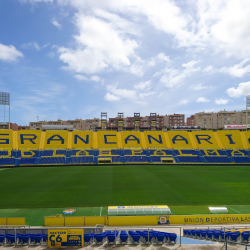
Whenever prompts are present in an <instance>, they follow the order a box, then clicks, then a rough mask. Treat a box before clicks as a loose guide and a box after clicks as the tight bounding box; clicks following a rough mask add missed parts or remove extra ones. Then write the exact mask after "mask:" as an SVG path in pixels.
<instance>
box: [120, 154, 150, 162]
mask: <svg viewBox="0 0 250 250" xmlns="http://www.w3.org/2000/svg"><path fill="white" fill-rule="evenodd" d="M124 161H125V163H145V162H148V161H147V157H146V156H124Z"/></svg>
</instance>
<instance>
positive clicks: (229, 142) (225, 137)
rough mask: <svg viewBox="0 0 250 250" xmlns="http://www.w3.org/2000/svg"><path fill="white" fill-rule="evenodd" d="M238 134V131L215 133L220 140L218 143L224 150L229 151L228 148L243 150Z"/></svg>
mask: <svg viewBox="0 0 250 250" xmlns="http://www.w3.org/2000/svg"><path fill="white" fill-rule="evenodd" d="M240 133H241V132H240V131H239V130H230V131H225V130H219V131H217V134H218V136H219V138H220V141H221V143H222V145H223V147H224V148H225V149H230V148H241V149H243V148H244V147H243V143H242V140H241V136H240Z"/></svg>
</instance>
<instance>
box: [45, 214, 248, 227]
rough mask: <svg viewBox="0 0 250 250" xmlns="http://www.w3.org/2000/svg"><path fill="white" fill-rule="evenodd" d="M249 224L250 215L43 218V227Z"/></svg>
mask: <svg viewBox="0 0 250 250" xmlns="http://www.w3.org/2000/svg"><path fill="white" fill-rule="evenodd" d="M228 223H237V224H238V223H250V214H219V215H214V214H213V215H212V214H207V215H167V216H164V215H161V216H155V215H154V216H94V217H91V216H88V217H84V216H80V217H77V216H72V217H44V226H93V225H96V224H100V225H107V226H143V225H144V226H146V225H152V226H153V225H167V224H168V225H187V224H191V225H192V224H193V225H194V224H228Z"/></svg>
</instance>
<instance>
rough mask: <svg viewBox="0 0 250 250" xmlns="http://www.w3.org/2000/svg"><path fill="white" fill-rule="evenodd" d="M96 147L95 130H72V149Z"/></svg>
mask: <svg viewBox="0 0 250 250" xmlns="http://www.w3.org/2000/svg"><path fill="white" fill-rule="evenodd" d="M93 147H94V134H93V131H73V132H72V149H73V148H89V149H92V148H93Z"/></svg>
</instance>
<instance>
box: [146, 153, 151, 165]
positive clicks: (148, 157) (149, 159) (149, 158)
mask: <svg viewBox="0 0 250 250" xmlns="http://www.w3.org/2000/svg"><path fill="white" fill-rule="evenodd" d="M146 158H147V161H148V162H149V163H152V161H151V157H150V156H148V155H147V156H146Z"/></svg>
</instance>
